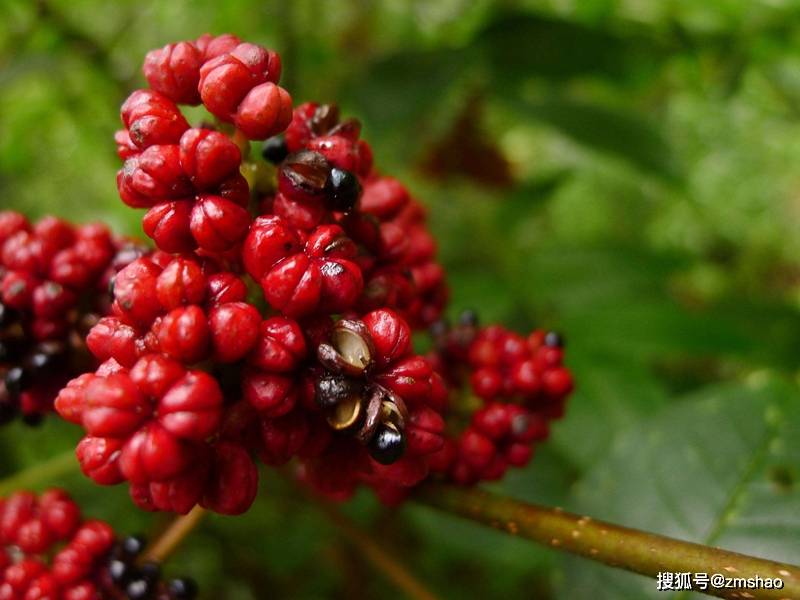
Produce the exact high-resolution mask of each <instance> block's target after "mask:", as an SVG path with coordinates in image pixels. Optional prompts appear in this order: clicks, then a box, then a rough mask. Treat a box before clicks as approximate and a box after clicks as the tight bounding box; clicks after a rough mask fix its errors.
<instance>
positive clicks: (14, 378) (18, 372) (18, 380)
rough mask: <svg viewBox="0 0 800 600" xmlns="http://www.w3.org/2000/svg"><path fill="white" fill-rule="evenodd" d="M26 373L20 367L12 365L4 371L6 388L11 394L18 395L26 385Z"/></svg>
mask: <svg viewBox="0 0 800 600" xmlns="http://www.w3.org/2000/svg"><path fill="white" fill-rule="evenodd" d="M28 379H29V378H28V375H27V373H25V369H23V368H22V367H12V368H10V369H9V370H8V371H7V372H6V377H5V382H6V389H7V390H8V393H9V394H11V396H19V395H20V394H21V393H22V391H23V390H24V389H25V387H26V386H27V385H28Z"/></svg>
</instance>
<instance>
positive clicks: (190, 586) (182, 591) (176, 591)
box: [168, 577, 197, 600]
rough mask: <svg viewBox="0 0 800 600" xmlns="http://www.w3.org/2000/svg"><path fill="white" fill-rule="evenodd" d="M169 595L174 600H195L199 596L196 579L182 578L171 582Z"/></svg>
mask: <svg viewBox="0 0 800 600" xmlns="http://www.w3.org/2000/svg"><path fill="white" fill-rule="evenodd" d="M168 587H169V593H170V596H171V597H172V598H174V600H194V598H195V597H196V596H197V584H196V583H195V582H194V579H189V578H188V577H182V578H180V579H173V580H172V581H170V582H169V585H168Z"/></svg>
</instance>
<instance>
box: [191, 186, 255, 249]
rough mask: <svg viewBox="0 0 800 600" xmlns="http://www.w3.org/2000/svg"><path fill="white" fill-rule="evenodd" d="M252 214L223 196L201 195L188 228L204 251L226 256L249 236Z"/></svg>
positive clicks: (194, 207) (193, 208)
mask: <svg viewBox="0 0 800 600" xmlns="http://www.w3.org/2000/svg"><path fill="white" fill-rule="evenodd" d="M249 225H250V213H249V212H247V210H246V209H244V208H242V207H241V206H239V205H238V204H236V203H235V202H232V201H231V200H226V199H225V198H223V197H221V196H212V195H202V196H198V198H197V201H196V202H195V204H194V206H193V207H192V214H191V220H190V224H189V227H190V229H191V232H192V236H193V237H194V239H195V241H196V242H197V244H198V245H199V246H200V248H202V249H203V250H208V251H210V252H224V251H226V250H230V249H231V248H233V247H234V246H235V245H236V244H238V243H239V242H241V241H242V240H243V239H244V237H245V235H247V228H248V226H249Z"/></svg>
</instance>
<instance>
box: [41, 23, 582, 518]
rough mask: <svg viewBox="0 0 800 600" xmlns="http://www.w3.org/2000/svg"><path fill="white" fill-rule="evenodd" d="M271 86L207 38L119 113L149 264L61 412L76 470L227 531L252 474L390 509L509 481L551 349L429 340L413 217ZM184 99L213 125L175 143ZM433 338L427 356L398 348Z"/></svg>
mask: <svg viewBox="0 0 800 600" xmlns="http://www.w3.org/2000/svg"><path fill="white" fill-rule="evenodd" d="M280 70H281V67H280V58H279V57H278V55H277V54H276V53H275V52H274V51H272V50H268V49H265V48H262V47H260V46H257V45H254V44H249V43H246V42H241V40H239V39H238V38H236V37H235V36H232V35H223V36H218V37H211V36H208V35H205V36H202V37H201V38H199V39H198V40H195V41H193V42H180V43H177V44H168V45H167V46H165V47H164V48H161V49H159V50H154V51H152V52H150V53H149V54H148V55H147V57H146V59H145V64H144V73H145V77H146V79H147V81H148V84H149V86H150V87H149V88H148V89H141V90H137V91H135V92H133V93H132V94H131V95H130V97H129V98H128V99H127V100H126V101H125V103H124V104H123V105H122V109H121V119H122V123H123V125H124V129H122V130H120V131H118V132H117V134H116V136H115V139H116V142H117V151H118V154H119V156H120V158H121V159H122V160H123V161H124V164H123V166H122V168H121V169H120V171H119V173H118V176H117V186H118V190H119V194H120V198H121V199H122V201H123V202H125V203H126V204H127V205H129V206H131V207H134V208H146V209H147V212H146V213H145V215H144V217H143V229H144V232H145V233H146V234H147V235H148V236H149V237H150V238H152V240H153V241H154V242H155V245H156V246H157V250H155V251H153V252H150V253H147V254H143V255H140V256H138V257H136V258H135V259H134V260H131V261H129V263H128V264H127V265H125V266H124V268H121V269H120V270H119V271H118V272H117V273H115V274H114V275H113V277H112V278H111V280H110V282H109V283H110V286H109V287H110V290H111V292H110V293H111V297H110V301H109V302H108V308H107V311H106V312H105V314H104V316H103V317H102V318H100V319H99V320H98V321H97V323H96V324H95V325H94V327H93V328H92V329H91V331H89V333H88V336H87V337H86V344H87V346H88V348H89V350H90V351H91V353H92V355H93V357H94V358H95V359H96V361H97V362H98V364H99V366H98V367H97V368H96V369H95V370H94V371H93V372H88V373H83V374H81V375H80V376H78V377H76V378H74V379H73V380H72V381H70V382H69V384H68V385H66V386H65V387H64V388H63V389H62V391H61V392H60V393H59V396H58V398H57V399H56V403H55V405H56V409H57V410H58V412H59V413H60V414H61V416H62V417H63V418H65V419H67V420H69V421H72V422H74V423H76V424H79V425H81V426H82V427H83V429H84V430H85V433H86V435H85V437H84V438H83V439H82V440H81V442H80V444H79V445H78V448H77V455H78V459H79V461H80V464H81V468H82V470H83V472H84V473H85V474H86V475H87V476H89V477H90V478H92V479H93V480H94V481H95V482H97V483H99V484H103V485H113V484H118V483H122V482H127V483H128V485H129V489H130V493H131V496H132V498H133V500H134V502H136V504H137V505H139V506H140V507H142V508H144V509H147V510H163V511H173V512H177V513H186V512H188V511H189V510H191V509H192V507H193V506H195V505H196V504H200V505H202V506H204V507H207V508H209V509H211V510H213V511H216V512H219V513H223V514H238V513H242V512H244V511H246V510H247V509H248V508H249V506H250V505H251V503H252V502H253V500H254V498H255V496H256V493H257V488H258V469H257V466H256V463H257V461H260V462H262V463H264V464H266V465H282V464H285V463H287V462H289V461H294V464H295V465H296V466H297V469H298V473H299V476H300V477H301V478H302V479H303V480H304V481H305V482H307V483H308V484H309V485H311V486H312V487H313V488H314V489H316V490H317V491H319V492H321V493H323V494H326V495H327V496H330V497H332V498H337V499H344V498H347V497H349V496H350V495H351V494H352V493H353V492H354V491H355V489H356V488H357V487H358V486H359V485H366V486H369V487H371V488H372V489H373V490H374V491H375V492H376V493H377V494H378V496H379V497H380V498H381V499H382V500H383V501H385V502H387V503H395V502H398V501H400V500H402V499H403V498H404V497H406V496H407V495H408V493H409V492H410V490H411V489H412V488H413V487H414V486H416V485H417V484H419V483H420V482H422V481H423V480H425V479H426V478H427V477H446V478H449V479H451V480H453V481H455V482H458V483H461V484H472V483H475V482H477V481H479V480H482V479H496V478H498V477H500V476H501V475H502V474H503V472H504V471H505V470H506V468H508V467H509V466H521V465H523V464H525V463H526V462H527V461H528V460H529V459H530V457H531V453H532V445H533V444H534V443H535V442H536V441H538V440H541V439H543V438H544V437H546V435H547V431H548V422H549V420H550V419H552V418H556V417H558V416H560V414H561V411H562V409H563V403H564V400H565V398H566V396H567V395H568V394H569V392H570V390H571V388H572V380H571V377H570V374H569V372H568V371H567V370H566V368H564V367H563V366H562V364H561V362H562V356H563V348H562V344H561V342H560V339H559V338H558V337H557V336H554V334H548V335H545V334H543V333H542V332H540V331H536V332H534V333H533V334H531V335H530V336H529V337H527V338H525V337H522V336H519V335H517V334H514V333H512V332H509V331H507V330H505V329H502V328H501V327H499V326H489V327H485V328H479V327H478V326H477V324H476V323H475V322H474V320H473V319H471V318H467V319H466V320H464V321H463V322H461V323H460V324H459V325H457V326H456V327H453V328H449V327H446V326H445V325H443V323H442V322H441V321H440V318H441V316H442V313H443V311H444V309H445V308H446V304H447V298H448V291H447V285H446V281H445V271H444V269H443V267H442V266H441V264H439V262H438V261H437V258H436V242H435V239H434V237H433V235H432V234H431V232H430V231H429V229H428V226H427V219H426V211H425V209H424V208H423V206H422V204H421V203H420V202H419V201H417V200H416V199H415V198H413V197H412V195H411V194H410V193H409V191H408V189H407V188H406V187H405V186H404V185H403V184H402V183H400V182H399V181H398V180H396V179H394V178H392V177H390V176H387V175H385V174H382V173H380V172H379V171H378V170H376V168H375V166H374V162H373V155H372V150H371V148H370V146H369V144H368V143H367V142H366V141H365V140H364V139H362V137H361V126H360V123H359V122H358V121H357V120H355V119H342V118H341V117H340V114H339V111H338V109H337V108H336V106H334V105H330V104H318V103H311V102H309V103H304V104H300V105H298V106H296V107H294V108H293V107H292V103H291V98H290V97H289V95H288V93H287V92H286V91H285V90H283V89H282V88H281V87H280V86H279V85H278V81H279V77H280ZM179 104H192V105H197V104H202V105H203V106H204V107H205V108H206V109H207V111H208V112H209V113H210V115H212V116H213V119H214V120H213V122H212V121H211V120H209V121H204V122H201V123H199V124H197V125H195V126H190V124H189V123H188V122H187V120H186V119H185V118H184V116H183V115H182V113H181V111H180V108H179V106H178V105H179ZM265 138H266V139H265ZM255 140H264V142H263V144H262V146H261V153H260V156H259V155H257V154H256V153H252V154H251V152H250V145H251V142H252V141H255ZM262 159H263V160H262ZM429 327H430V329H431V332H432V334H433V335H432V337H433V340H434V342H435V343H434V351H433V352H432V353H431V354H429V355H427V356H423V355H420V354H418V353H416V352H415V351H414V348H413V345H412V335H413V333H414V332H419V333H423V332H425V331H426V329H427V328H429ZM475 397H478V398H481V399H482V401H483V402H485V406H484V407H483V408H482V409H480V410H478V411H477V412H474V414H471V413H470V414H465V411H464V407H465V406H466V407H469V406H470V405H471V401H465V400H469V398H472V399H474V398H475Z"/></svg>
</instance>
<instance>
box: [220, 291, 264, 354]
mask: <svg viewBox="0 0 800 600" xmlns="http://www.w3.org/2000/svg"><path fill="white" fill-rule="evenodd" d="M260 324H261V315H259V314H258V311H257V310H256V309H255V307H253V306H251V305H250V304H247V303H245V302H227V303H225V304H220V305H218V306H215V307H214V308H212V309H211V310H210V311H209V312H208V326H209V330H210V333H211V345H212V347H213V349H214V358H215V359H216V360H219V361H220V362H224V363H231V362H236V361H237V360H240V359H242V358H244V356H245V355H246V354H247V353H248V352H250V350H251V348H253V346H254V345H255V343H256V340H257V338H258V335H259V325H260Z"/></svg>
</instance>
